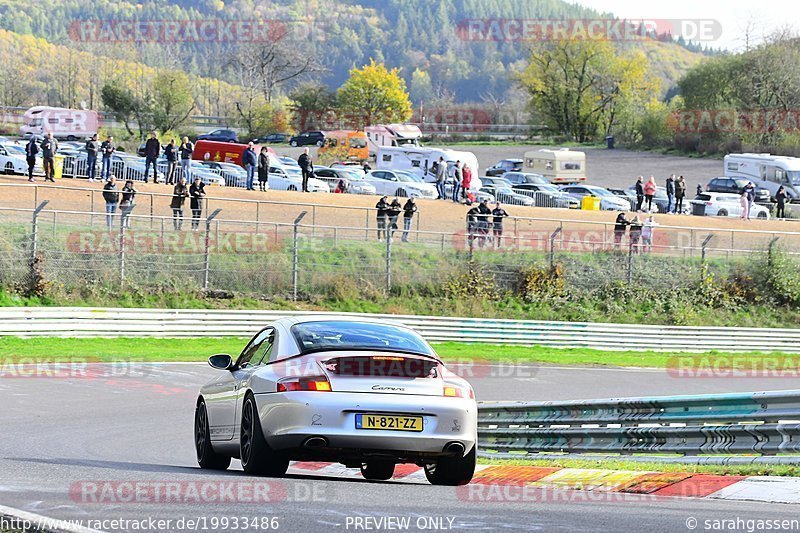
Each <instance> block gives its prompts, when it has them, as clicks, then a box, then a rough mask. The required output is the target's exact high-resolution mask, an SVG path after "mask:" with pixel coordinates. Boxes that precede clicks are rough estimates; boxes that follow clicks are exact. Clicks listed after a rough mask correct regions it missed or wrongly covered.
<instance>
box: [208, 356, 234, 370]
mask: <svg viewBox="0 0 800 533" xmlns="http://www.w3.org/2000/svg"><path fill="white" fill-rule="evenodd" d="M208 364H209V365H210V366H211V368H216V369H217V370H231V369H232V368H233V357H231V356H230V355H228V354H226V353H220V354H217V355H212V356H211V357H209V358H208Z"/></svg>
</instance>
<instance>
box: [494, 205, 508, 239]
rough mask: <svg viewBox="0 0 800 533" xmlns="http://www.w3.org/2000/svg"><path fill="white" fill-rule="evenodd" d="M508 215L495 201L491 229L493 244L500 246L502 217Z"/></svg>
mask: <svg viewBox="0 0 800 533" xmlns="http://www.w3.org/2000/svg"><path fill="white" fill-rule="evenodd" d="M507 216H508V213H507V212H506V210H505V209H503V208H502V207H500V202H497V203H496V204H495V206H494V209H492V231H493V232H494V245H495V247H496V248H500V245H501V244H502V241H503V219H504V218H505V217H507Z"/></svg>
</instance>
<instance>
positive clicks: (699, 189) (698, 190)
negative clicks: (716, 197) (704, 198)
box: [697, 183, 703, 194]
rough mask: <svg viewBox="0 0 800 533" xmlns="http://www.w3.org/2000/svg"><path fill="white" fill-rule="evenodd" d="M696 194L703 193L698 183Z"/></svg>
mask: <svg viewBox="0 0 800 533" xmlns="http://www.w3.org/2000/svg"><path fill="white" fill-rule="evenodd" d="M697 194H703V186H702V185H700V184H699V183H698V184H697Z"/></svg>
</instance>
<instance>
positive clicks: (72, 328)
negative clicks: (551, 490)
mask: <svg viewBox="0 0 800 533" xmlns="http://www.w3.org/2000/svg"><path fill="white" fill-rule="evenodd" d="M331 314H332V313H325V312H309V311H263V310H210V309H135V308H127V309H126V308H88V307H2V308H0V336H2V335H16V336H24V337H39V336H50V337H120V336H130V337H139V336H144V337H198V336H203V337H230V336H237V337H246V336H250V335H252V334H253V333H254V332H255V331H256V330H257V329H258V328H259V327H260V326H261V325H263V324H266V323H268V322H270V321H272V320H276V319H278V318H281V317H286V316H298V315H319V316H326V315H327V316H330V315H331ZM335 314H336V315H337V316H339V315H342V316H352V317H372V318H375V317H377V318H384V319H391V320H395V321H397V322H400V323H403V324H406V325H408V326H410V327H413V328H415V329H416V330H417V331H419V332H420V333H421V334H422V335H423V336H424V337H425V338H426V339H427V340H429V341H432V342H447V341H454V342H456V341H457V342H472V343H484V344H508V345H522V346H533V345H539V346H551V347H571V348H596V349H604V350H664V351H673V352H678V351H685V352H699V351H708V350H723V351H730V352H740V351H768V352H772V351H783V352H792V353H800V329H766V328H764V329H760V328H716V327H689V326H648V325H632V324H603V323H587V322H546V321H534V320H505V319H485V318H463V317H436V316H414V315H385V314H384V315H377V314H366V313H335Z"/></svg>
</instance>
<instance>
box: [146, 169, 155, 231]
mask: <svg viewBox="0 0 800 533" xmlns="http://www.w3.org/2000/svg"><path fill="white" fill-rule="evenodd" d="M145 177H147V176H145ZM150 229H153V195H152V194H151V195H150Z"/></svg>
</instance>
